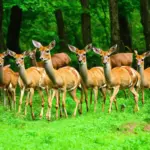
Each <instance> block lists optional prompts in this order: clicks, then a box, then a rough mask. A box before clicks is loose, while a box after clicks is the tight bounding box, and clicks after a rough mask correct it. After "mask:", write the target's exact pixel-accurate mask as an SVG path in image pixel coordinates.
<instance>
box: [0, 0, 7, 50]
mask: <svg viewBox="0 0 150 150" xmlns="http://www.w3.org/2000/svg"><path fill="white" fill-rule="evenodd" d="M2 24H3V0H0V51H3V50H4V49H6V46H5V43H4V37H3V29H2V26H3V25H2Z"/></svg>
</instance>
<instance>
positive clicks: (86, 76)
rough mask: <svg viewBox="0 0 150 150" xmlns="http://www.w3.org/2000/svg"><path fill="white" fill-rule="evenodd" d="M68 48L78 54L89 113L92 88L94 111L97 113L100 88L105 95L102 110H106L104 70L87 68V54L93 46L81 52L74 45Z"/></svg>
mask: <svg viewBox="0 0 150 150" xmlns="http://www.w3.org/2000/svg"><path fill="white" fill-rule="evenodd" d="M68 47H69V49H70V50H71V51H72V52H74V53H75V54H76V56H77V58H78V63H79V71H80V75H81V78H82V81H83V88H84V92H85V100H86V104H87V111H88V89H89V88H91V89H92V90H93V91H94V111H96V104H97V95H98V89H99V88H100V90H101V93H102V95H103V101H104V103H103V106H102V110H104V104H105V101H106V92H105V91H106V90H105V86H106V83H105V76H104V70H103V68H102V67H93V68H91V69H88V68H87V61H86V53H87V52H88V51H89V50H90V49H92V44H89V45H87V46H86V47H85V48H84V49H82V50H79V49H78V48H76V47H74V46H72V45H68ZM81 104H82V102H81ZM81 109H82V108H81Z"/></svg>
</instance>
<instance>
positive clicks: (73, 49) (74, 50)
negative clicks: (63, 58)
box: [68, 44, 77, 53]
mask: <svg viewBox="0 0 150 150" xmlns="http://www.w3.org/2000/svg"><path fill="white" fill-rule="evenodd" d="M68 48H69V49H70V51H72V52H73V53H76V50H77V48H76V47H75V46H72V45H69V44H68Z"/></svg>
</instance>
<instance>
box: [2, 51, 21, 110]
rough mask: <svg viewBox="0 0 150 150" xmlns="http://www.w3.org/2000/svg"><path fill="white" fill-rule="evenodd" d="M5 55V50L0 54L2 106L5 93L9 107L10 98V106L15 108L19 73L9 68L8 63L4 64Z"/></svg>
mask: <svg viewBox="0 0 150 150" xmlns="http://www.w3.org/2000/svg"><path fill="white" fill-rule="evenodd" d="M7 55H8V53H7V52H6V51H5V52H3V53H1V54H0V87H1V88H3V89H4V106H6V97H5V95H6V94H7V96H8V100H9V104H10V108H11V102H10V100H11V99H12V108H14V109H15V110H16V87H17V83H18V77H19V75H18V73H16V72H14V71H13V70H12V69H11V68H10V65H7V66H4V58H5V57H6V56H7Z"/></svg>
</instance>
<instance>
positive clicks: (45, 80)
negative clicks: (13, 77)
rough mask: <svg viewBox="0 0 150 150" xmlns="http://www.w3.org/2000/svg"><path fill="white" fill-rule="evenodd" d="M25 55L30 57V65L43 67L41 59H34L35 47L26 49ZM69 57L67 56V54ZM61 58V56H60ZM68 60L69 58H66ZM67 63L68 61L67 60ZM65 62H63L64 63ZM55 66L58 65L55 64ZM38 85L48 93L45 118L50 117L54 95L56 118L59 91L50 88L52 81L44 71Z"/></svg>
mask: <svg viewBox="0 0 150 150" xmlns="http://www.w3.org/2000/svg"><path fill="white" fill-rule="evenodd" d="M27 55H28V56H29V57H30V59H31V64H32V66H36V67H42V68H43V67H44V64H43V62H42V61H40V62H37V61H36V49H34V50H32V51H28V52H27ZM68 58H69V56H68ZM61 59H62V58H61ZM68 60H69V59H68ZM67 63H69V62H68V61H67ZM64 64H65V63H64ZM55 66H57V67H58V66H60V65H57V64H55ZM40 86H41V87H42V89H45V91H46V93H47V95H48V110H47V113H46V118H47V119H48V120H50V119H51V108H52V101H53V99H54V97H56V106H55V108H56V119H58V108H59V92H58V91H57V90H56V89H55V90H54V89H52V82H51V80H50V79H49V77H48V76H47V74H46V72H44V74H43V75H42V80H41V82H40ZM50 90H52V91H51V92H52V95H51V94H50V93H49V91H50ZM60 116H62V111H61V110H60Z"/></svg>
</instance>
